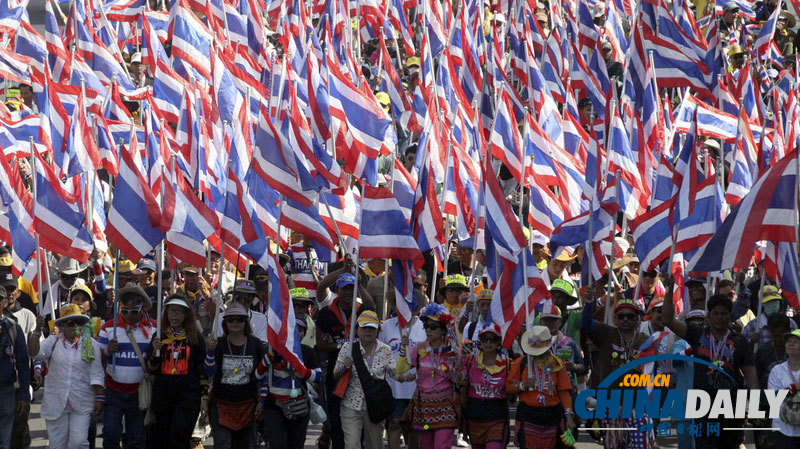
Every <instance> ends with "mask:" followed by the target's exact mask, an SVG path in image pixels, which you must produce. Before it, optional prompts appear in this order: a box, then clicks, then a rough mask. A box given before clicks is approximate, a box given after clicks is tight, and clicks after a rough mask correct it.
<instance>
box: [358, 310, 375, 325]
mask: <svg viewBox="0 0 800 449" xmlns="http://www.w3.org/2000/svg"><path fill="white" fill-rule="evenodd" d="M357 321H358V327H373V328H375V329H377V328H378V326H380V324H381V322H380V320H379V319H378V314H377V313H375V312H373V311H372V310H365V311H363V312H361V315H359V316H358V320H357Z"/></svg>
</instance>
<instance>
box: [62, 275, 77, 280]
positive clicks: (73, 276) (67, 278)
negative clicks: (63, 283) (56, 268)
mask: <svg viewBox="0 0 800 449" xmlns="http://www.w3.org/2000/svg"><path fill="white" fill-rule="evenodd" d="M60 277H61V279H64V280H70V279H77V278H78V275H77V274H62V275H61V276H60Z"/></svg>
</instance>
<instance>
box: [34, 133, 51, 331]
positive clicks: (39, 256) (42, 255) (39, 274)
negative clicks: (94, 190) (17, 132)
mask: <svg viewBox="0 0 800 449" xmlns="http://www.w3.org/2000/svg"><path fill="white" fill-rule="evenodd" d="M28 142H29V143H30V149H31V155H30V159H31V172H32V175H33V176H32V177H31V193H32V194H33V204H34V207H35V204H36V155H35V154H34V151H36V148H35V147H34V145H33V137H28ZM33 236H34V238H35V239H36V269H37V273H36V280H37V281H38V282H37V284H39V285H38V287H39V291H38V292H37V294H38V295H39V298H42V295H43V294H44V290H42V265H43V263H44V264H45V265H46V263H47V261H46V260H45V261H42V259H44V258H45V251H43V250H42V249H41V246H39V231H36V230H34V233H33ZM48 270H49V269H48ZM47 288H48V289H49V288H50V286H49V285H48V286H47ZM47 296H48V300H49V301H50V313H51V314H52V316H53V317H54V318H55V316H56V314H55V313H54V311H53V295H51V294H48V295H47ZM45 310H46V309H45V308H43V305H42V304H41V302H40V303H39V315H41V314H42V313H43V312H44V311H45Z"/></svg>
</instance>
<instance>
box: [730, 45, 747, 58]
mask: <svg viewBox="0 0 800 449" xmlns="http://www.w3.org/2000/svg"><path fill="white" fill-rule="evenodd" d="M742 53H745V51H744V47H742V46H741V45H739V44H736V45H733V46H731V48H730V50H728V56H733V55H738V54H742Z"/></svg>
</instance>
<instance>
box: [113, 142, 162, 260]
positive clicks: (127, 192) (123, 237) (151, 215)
mask: <svg viewBox="0 0 800 449" xmlns="http://www.w3.org/2000/svg"><path fill="white" fill-rule="evenodd" d="M121 150H122V151H121V152H120V153H121V155H120V156H121V159H120V167H119V168H120V170H119V175H118V176H117V180H116V184H115V188H114V199H113V200H112V201H111V208H110V209H109V211H108V226H107V227H106V233H107V235H108V240H109V241H110V242H111V243H113V244H114V245H115V246H116V247H117V248H119V249H120V251H121V252H122V254H124V255H125V257H127V258H128V259H129V260H139V259H141V258H142V257H144V255H145V254H147V253H149V252H150V251H151V250H152V249H153V248H155V246H156V245H158V243H159V242H161V240H163V239H164V233H163V232H161V230H160V229H159V225H160V223H161V210H160V208H159V206H158V201H157V200H156V198H155V196H154V195H153V192H152V191H151V190H150V186H149V185H148V183H147V180H146V179H145V177H144V176H143V175H142V173H141V172H140V171H139V168H138V167H137V166H136V163H135V162H134V160H133V158H134V156H133V155H132V154H131V152H130V151H129V150H128V149H127V148H121ZM137 156H138V155H137Z"/></svg>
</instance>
